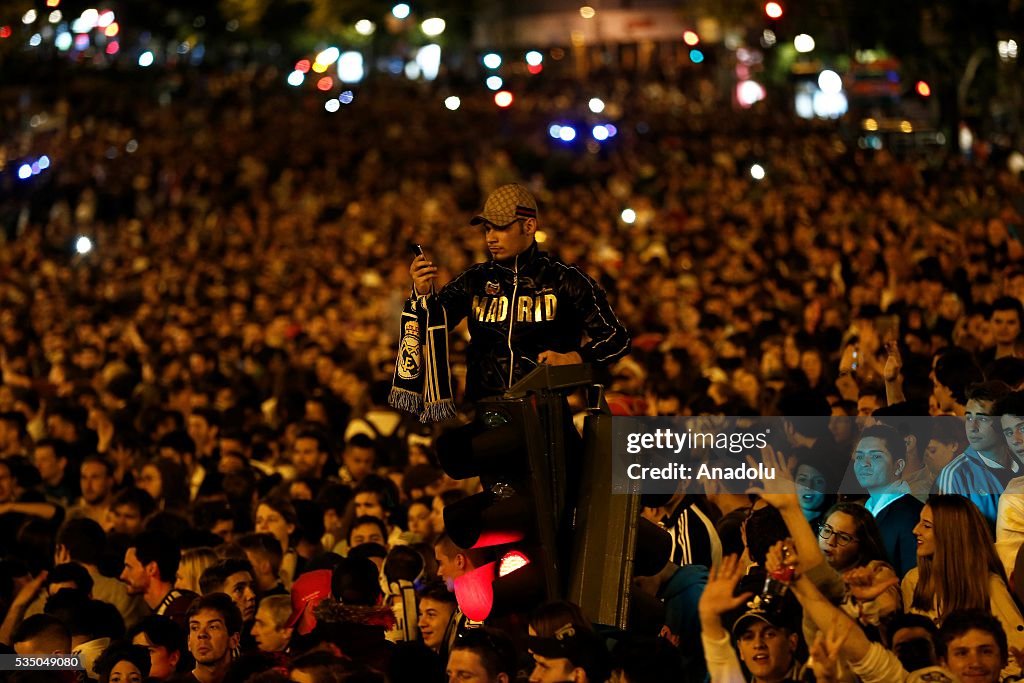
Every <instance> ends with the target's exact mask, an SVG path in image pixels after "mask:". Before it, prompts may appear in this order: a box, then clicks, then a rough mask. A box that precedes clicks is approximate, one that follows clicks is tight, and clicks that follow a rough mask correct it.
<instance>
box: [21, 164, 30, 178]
mask: <svg viewBox="0 0 1024 683" xmlns="http://www.w3.org/2000/svg"><path fill="white" fill-rule="evenodd" d="M18 177H19V178H21V179H22V180H28V179H29V178H30V177H32V166H31V165H30V164H22V165H21V166H19V167H18Z"/></svg>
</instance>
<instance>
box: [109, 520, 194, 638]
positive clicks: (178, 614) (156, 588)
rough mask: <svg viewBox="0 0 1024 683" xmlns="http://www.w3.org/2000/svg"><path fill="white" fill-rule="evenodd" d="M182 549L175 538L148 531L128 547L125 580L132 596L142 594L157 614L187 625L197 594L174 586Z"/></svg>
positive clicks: (122, 575)
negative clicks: (187, 618) (189, 607)
mask: <svg viewBox="0 0 1024 683" xmlns="http://www.w3.org/2000/svg"><path fill="white" fill-rule="evenodd" d="M180 561H181V549H180V548H179V547H178V544H177V543H176V542H175V541H173V540H172V539H170V538H168V537H166V536H164V535H162V534H158V533H156V532H153V531H144V532H142V533H141V534H139V535H138V536H136V537H135V538H134V539H132V540H131V542H130V543H129V544H128V550H127V551H126V552H125V556H124V571H122V572H121V581H123V582H124V583H125V584H126V585H127V586H128V592H129V593H130V594H132V595H141V596H142V599H143V600H144V601H145V603H146V604H147V605H148V606H149V607H150V609H152V610H153V611H154V612H155V613H156V614H164V615H167V616H168V617H170V618H171V619H173V620H174V621H175V622H176V623H178V624H179V625H181V626H183V627H184V626H185V623H186V622H185V612H186V610H187V609H188V606H189V604H190V603H191V602H192V600H193V599H194V598H195V597H196V595H195V593H193V592H192V591H187V590H180V589H177V588H175V587H174V579H175V575H176V574H177V572H178V563H179V562H180Z"/></svg>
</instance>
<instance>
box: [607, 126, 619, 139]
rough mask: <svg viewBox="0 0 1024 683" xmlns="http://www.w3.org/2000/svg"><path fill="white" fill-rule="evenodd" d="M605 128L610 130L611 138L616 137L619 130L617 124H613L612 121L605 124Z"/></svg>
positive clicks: (609, 135)
mask: <svg viewBox="0 0 1024 683" xmlns="http://www.w3.org/2000/svg"><path fill="white" fill-rule="evenodd" d="M604 128H605V130H607V131H608V137H610V138H613V137H615V134H616V133H618V132H619V129H618V128H616V127H615V126H613V125H612V124H610V123H606V124H604Z"/></svg>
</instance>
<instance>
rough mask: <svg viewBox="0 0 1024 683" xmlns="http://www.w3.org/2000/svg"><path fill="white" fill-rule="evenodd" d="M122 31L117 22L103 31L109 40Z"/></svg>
mask: <svg viewBox="0 0 1024 683" xmlns="http://www.w3.org/2000/svg"><path fill="white" fill-rule="evenodd" d="M120 30H121V27H120V26H119V25H118V23H117V22H116V21H115V22H114V23H113V24H110V25H109V26H107V27H106V28H105V29H104V30H103V34H104V35H105V36H106V37H107V38H113V37H114V36H116V35H117V33H118V31H120ZM182 44H183V45H184V44H185V43H182Z"/></svg>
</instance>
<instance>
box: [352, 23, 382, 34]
mask: <svg viewBox="0 0 1024 683" xmlns="http://www.w3.org/2000/svg"><path fill="white" fill-rule="evenodd" d="M376 30H377V25H376V24H375V23H373V22H372V21H370V20H369V19H360V20H359V21H357V22H356V33H358V34H359V35H361V36H372V35H373V33H374V31H376Z"/></svg>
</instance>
